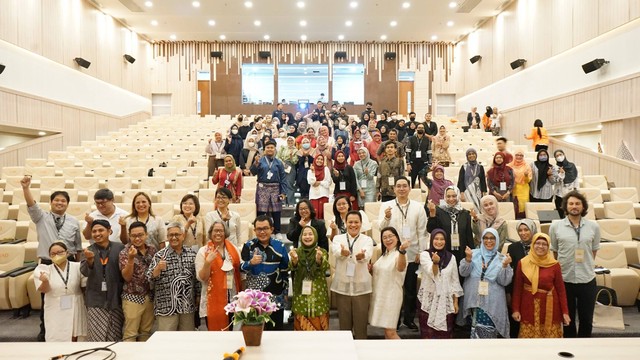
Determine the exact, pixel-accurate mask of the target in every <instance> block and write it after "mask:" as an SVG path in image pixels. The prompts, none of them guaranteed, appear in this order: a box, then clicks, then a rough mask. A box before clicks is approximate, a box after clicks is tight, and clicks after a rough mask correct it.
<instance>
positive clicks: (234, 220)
mask: <svg viewBox="0 0 640 360" xmlns="http://www.w3.org/2000/svg"><path fill="white" fill-rule="evenodd" d="M231 199H233V194H232V193H231V190H229V189H227V188H218V190H216V209H215V210H213V211H210V212H208V213H207V215H206V216H205V217H204V229H205V231H206V232H207V233H208V232H209V230H210V228H211V225H213V223H214V222H215V221H216V220H220V221H222V222H224V224H225V225H226V226H227V230H228V231H229V237H228V239H229V241H231V242H232V243H233V244H234V245H235V246H236V247H237V248H241V247H242V245H243V244H241V243H240V232H241V231H242V226H241V224H240V214H238V213H237V212H235V211H231V210H229V203H230V202H231Z"/></svg>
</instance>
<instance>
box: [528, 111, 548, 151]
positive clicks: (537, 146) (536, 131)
mask: <svg viewBox="0 0 640 360" xmlns="http://www.w3.org/2000/svg"><path fill="white" fill-rule="evenodd" d="M524 138H525V139H527V140H531V141H533V149H534V150H535V151H540V150H547V149H548V148H549V135H548V134H547V129H545V128H544V125H543V124H542V120H540V119H536V121H534V122H533V128H532V129H531V134H529V135H527V134H524Z"/></svg>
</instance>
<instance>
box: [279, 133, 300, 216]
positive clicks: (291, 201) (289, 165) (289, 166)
mask: <svg viewBox="0 0 640 360" xmlns="http://www.w3.org/2000/svg"><path fill="white" fill-rule="evenodd" d="M276 156H277V157H278V159H280V161H282V163H283V164H284V172H285V174H286V176H285V180H284V181H286V182H287V184H288V185H289V187H288V189H287V199H286V201H287V205H288V206H292V205H295V202H296V199H295V193H296V185H295V183H296V173H297V164H298V148H297V147H296V139H295V138H293V137H292V136H289V137H288V138H287V143H286V146H283V147H281V148H280V149H279V150H278V154H277V155H276Z"/></svg>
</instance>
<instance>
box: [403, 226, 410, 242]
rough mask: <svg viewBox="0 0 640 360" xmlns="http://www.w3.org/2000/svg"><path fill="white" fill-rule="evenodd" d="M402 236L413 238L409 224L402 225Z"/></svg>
mask: <svg viewBox="0 0 640 360" xmlns="http://www.w3.org/2000/svg"><path fill="white" fill-rule="evenodd" d="M402 237H403V238H405V239H410V238H411V228H410V227H409V225H404V226H403V227H402Z"/></svg>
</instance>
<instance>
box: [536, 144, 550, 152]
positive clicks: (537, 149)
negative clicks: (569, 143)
mask: <svg viewBox="0 0 640 360" xmlns="http://www.w3.org/2000/svg"><path fill="white" fill-rule="evenodd" d="M548 149H549V145H541V144H538V145H536V148H535V151H536V152H538V151H540V150H548Z"/></svg>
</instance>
